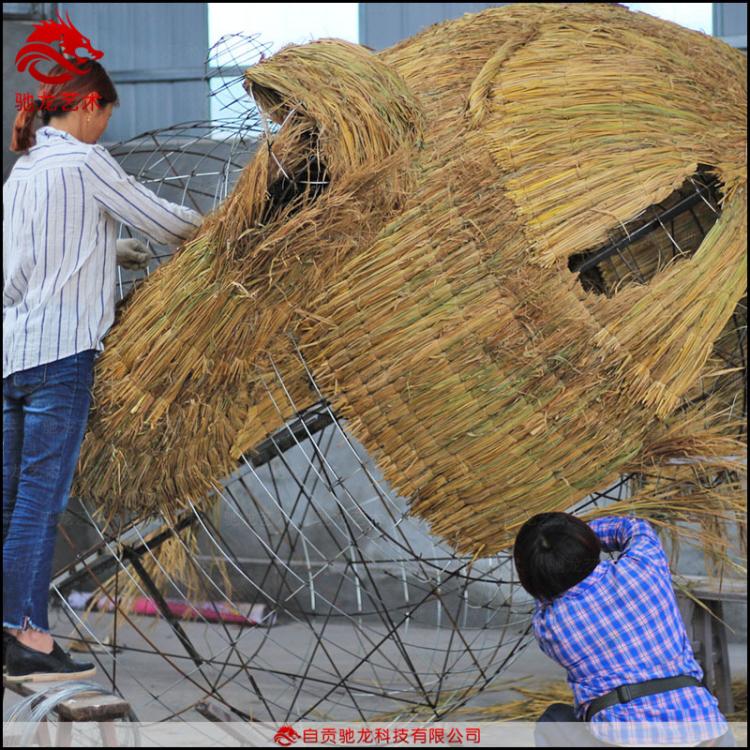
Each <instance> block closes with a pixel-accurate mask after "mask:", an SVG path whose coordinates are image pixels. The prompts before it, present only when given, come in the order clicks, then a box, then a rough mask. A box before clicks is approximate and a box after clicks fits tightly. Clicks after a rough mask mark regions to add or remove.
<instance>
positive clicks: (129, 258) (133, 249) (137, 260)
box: [117, 238, 153, 271]
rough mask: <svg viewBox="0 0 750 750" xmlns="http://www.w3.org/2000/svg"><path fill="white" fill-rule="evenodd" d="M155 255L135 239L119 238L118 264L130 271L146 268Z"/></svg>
mask: <svg viewBox="0 0 750 750" xmlns="http://www.w3.org/2000/svg"><path fill="white" fill-rule="evenodd" d="M152 257H153V256H152V255H151V253H150V252H149V250H148V248H147V247H146V246H145V245H144V244H143V243H142V242H141V241H140V240H135V239H132V238H131V239H127V240H117V265H118V266H122V267H123V268H127V269H128V270H129V271H137V270H139V269H142V268H146V266H147V265H148V264H149V261H150V260H151V258H152Z"/></svg>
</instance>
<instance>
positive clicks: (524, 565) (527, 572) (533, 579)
mask: <svg viewBox="0 0 750 750" xmlns="http://www.w3.org/2000/svg"><path fill="white" fill-rule="evenodd" d="M601 549H602V547H601V543H600V541H599V537H597V535H596V534H595V533H594V532H593V530H592V529H591V527H590V526H589V525H588V524H587V523H586V522H585V521H582V520H581V519H580V518H576V517H575V516H573V515H571V514H570V513H539V514H537V515H535V516H533V517H532V518H530V519H529V520H528V521H526V523H525V524H524V525H523V526H522V527H521V530H520V531H519V532H518V534H517V536H516V541H515V543H514V545H513V560H514V561H515V564H516V570H517V571H518V578H519V580H520V582H521V586H523V588H524V589H525V590H526V591H528V593H529V594H531V595H532V596H533V597H534V598H536V599H553V598H554V597H556V596H559V595H560V594H562V593H563V592H565V591H567V590H568V589H569V588H571V587H572V586H575V585H576V584H577V583H579V582H580V581H582V580H583V579H584V578H586V577H587V576H589V575H590V574H591V573H592V572H593V570H594V568H596V566H597V565H598V564H599V556H600V554H601Z"/></svg>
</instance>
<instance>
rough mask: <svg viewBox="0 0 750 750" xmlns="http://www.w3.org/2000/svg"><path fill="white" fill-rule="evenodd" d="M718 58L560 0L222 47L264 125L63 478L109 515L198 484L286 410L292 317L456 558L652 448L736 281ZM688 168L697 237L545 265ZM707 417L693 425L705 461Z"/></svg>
mask: <svg viewBox="0 0 750 750" xmlns="http://www.w3.org/2000/svg"><path fill="white" fill-rule="evenodd" d="M698 60H699V61H700V65H697V64H696V61H698ZM745 81H746V62H745V57H744V56H743V55H742V54H741V53H740V52H738V51H736V50H733V49H731V48H730V47H728V46H727V45H725V44H723V43H721V42H719V41H718V40H715V39H712V38H709V37H706V36H703V35H701V34H698V33H696V32H692V31H688V30H685V29H683V28H680V27H678V26H676V25H674V24H670V23H667V22H664V21H660V20H657V19H655V18H651V17H649V16H645V15H642V14H634V13H631V12H630V11H628V10H626V9H625V8H622V7H619V6H616V5H611V4H587V3H583V4H576V5H558V4H551V5H538V4H532V5H520V4H514V5H511V6H508V7H503V8H497V9H490V10H487V11H485V12H483V13H480V14H476V15H472V16H465V17H464V18H462V19H460V20H458V21H453V22H448V23H445V24H440V25H437V26H434V27H431V28H429V29H427V30H426V31H424V32H423V33H421V34H420V35H418V36H416V37H414V38H412V39H409V40H406V41H404V42H402V43H400V44H399V45H397V46H395V47H393V48H391V49H389V50H385V51H384V52H382V53H379V54H377V55H376V54H373V53H371V52H368V51H367V50H365V49H363V48H362V47H359V46H357V45H352V44H348V43H345V42H341V41H337V40H321V41H318V42H313V43H311V44H308V45H304V46H292V47H288V48H285V49H284V50H282V51H281V52H279V53H278V54H276V55H274V56H273V57H271V58H269V59H268V60H265V61H263V62H261V63H260V64H258V65H257V66H255V67H253V68H251V69H249V70H248V71H247V73H246V88H247V90H248V91H249V92H250V93H252V94H253V95H254V96H255V97H256V99H257V101H258V103H259V104H260V106H261V107H262V108H264V109H265V110H266V112H267V113H268V115H269V116H270V117H271V118H272V119H274V120H275V121H276V122H277V123H279V124H280V125H281V128H280V130H279V132H278V134H276V135H274V136H272V137H271V140H270V141H269V142H263V143H261V144H260V147H259V148H258V150H257V154H256V157H255V158H254V159H253V161H252V162H251V163H250V164H249V165H248V167H247V168H246V170H245V172H244V173H243V175H242V177H241V179H240V181H239V183H238V185H237V187H236V189H235V191H234V193H233V195H232V196H230V198H229V199H228V200H227V201H226V202H225V203H224V204H223V205H222V206H221V207H220V208H219V209H218V210H217V211H216V212H215V213H214V214H213V215H212V216H210V217H208V218H207V220H206V221H205V223H204V225H203V227H202V228H201V230H200V231H199V233H198V235H197V236H196V237H195V238H194V239H192V240H191V241H189V242H188V243H186V244H185V246H184V247H183V248H181V250H180V252H179V253H178V254H177V256H176V257H175V258H174V259H173V260H172V261H171V262H170V263H169V264H167V265H166V266H165V267H163V268H162V269H160V270H159V272H158V273H156V274H154V275H153V276H152V277H151V278H150V279H149V281H148V282H147V283H145V284H143V285H142V286H141V287H140V288H139V289H138V290H137V291H136V293H135V294H134V295H133V296H132V299H130V300H129V302H128V304H127V305H126V307H125V309H124V310H123V311H122V318H123V319H125V320H127V325H124V326H122V327H118V326H116V327H115V328H114V329H113V330H112V332H111V334H110V335H109V337H108V339H107V349H106V351H105V353H104V355H103V356H102V358H101V360H100V362H99V364H98V367H97V373H96V386H95V402H96V403H95V410H94V413H93V415H92V419H91V423H90V430H89V433H88V435H87V437H86V440H85V442H84V448H83V451H82V457H81V463H80V471H79V474H78V477H77V481H76V486H75V488H74V491H75V492H76V493H77V494H79V495H81V496H83V497H85V498H89V499H91V500H94V501H96V502H97V503H98V504H99V507H100V510H101V514H102V516H106V517H107V519H111V518H113V517H114V516H115V514H118V513H121V512H123V511H130V512H134V513H136V514H148V513H151V512H154V511H156V510H162V511H166V512H171V511H172V510H174V509H176V508H179V507H180V506H181V505H182V504H184V503H185V501H186V500H188V499H190V500H192V501H194V502H198V501H200V500H201V499H202V498H203V497H204V495H205V493H206V492H207V491H208V490H209V489H210V488H211V486H212V484H213V483H218V482H219V481H220V480H221V479H222V478H223V477H224V476H226V475H228V474H229V473H230V472H231V471H232V470H233V469H234V467H235V462H236V459H237V458H238V457H239V455H241V453H242V452H244V451H247V450H249V449H251V448H253V447H254V446H255V445H257V444H258V443H259V442H261V441H262V440H263V439H264V438H265V437H266V436H267V435H268V434H269V433H270V432H273V431H274V430H276V429H278V428H279V427H280V426H281V425H282V424H283V422H284V420H285V419H286V418H289V417H291V416H293V409H292V407H291V406H290V404H289V401H290V397H291V399H292V400H293V401H294V403H295V405H296V406H297V407H298V408H301V407H304V406H307V405H310V404H311V403H313V402H314V401H315V400H317V396H316V395H315V394H314V393H313V392H312V391H311V389H310V388H309V385H308V382H307V379H306V376H305V372H304V368H303V367H302V365H301V363H300V361H299V359H298V357H297V356H296V355H295V353H294V349H293V346H292V345H291V343H290V340H289V336H288V335H289V334H293V336H294V337H295V339H296V340H297V341H298V342H299V346H300V349H301V351H302V352H303V353H304V355H305V359H306V360H307V362H308V364H309V366H310V368H311V372H312V373H313V375H314V377H315V379H316V381H317V382H318V383H319V384H320V386H321V388H322V390H323V393H324V395H325V396H326V397H327V398H328V399H329V400H330V401H331V403H332V404H333V406H334V409H335V410H336V412H337V414H338V415H339V416H341V417H344V418H346V419H347V420H348V427H349V429H350V430H351V431H352V433H353V434H354V435H355V436H356V437H357V438H358V439H359V440H361V442H362V443H363V444H364V445H365V447H366V448H367V449H368V451H369V452H370V453H371V455H373V456H374V457H375V458H376V460H377V461H378V464H379V466H380V468H381V469H382V470H383V472H384V475H385V477H386V478H387V479H388V480H389V482H390V483H391V484H392V486H393V487H394V488H395V490H396V491H398V492H399V493H400V494H402V495H403V496H406V497H408V498H409V499H410V503H411V509H412V511H413V512H414V513H416V514H418V515H420V516H422V517H423V518H425V519H427V520H428V521H429V522H430V523H431V526H432V529H433V531H434V532H435V533H437V534H439V535H441V536H443V537H444V538H445V539H447V540H448V541H449V542H450V543H452V544H453V545H454V546H455V547H456V549H457V550H458V551H460V552H467V553H473V552H476V551H477V550H480V549H481V550H483V552H484V553H491V552H493V551H496V550H498V549H500V548H502V547H503V546H506V545H507V544H508V543H509V542H510V541H511V540H512V538H513V535H514V533H515V532H516V531H517V529H518V527H519V525H520V524H521V523H522V522H523V521H524V520H525V519H526V518H528V516H529V515H531V514H533V513H535V512H539V511H543V510H563V509H566V508H567V507H569V506H570V505H571V504H572V503H573V502H575V501H576V500H578V499H579V498H581V497H582V496H584V495H586V494H587V493H588V492H590V491H594V490H597V489H602V488H603V487H606V486H607V483H608V482H611V481H612V480H613V479H615V478H616V477H617V476H618V474H619V473H620V472H622V471H624V470H626V469H628V470H633V469H635V470H638V468H639V467H645V466H646V464H647V465H648V468H649V470H651V469H652V468H653V466H654V461H657V462H662V463H663V462H664V461H666V460H668V459H669V458H670V457H671V455H672V454H671V453H670V450H671V449H670V446H671V445H672V444H673V443H674V432H670V425H671V424H673V423H672V422H670V420H673V419H678V421H679V420H683V421H685V420H687V421H688V422H689V421H690V419H692V418H693V417H691V415H690V414H689V413H688V414H687V416H685V414H683V412H681V411H680V407H681V405H682V404H683V403H684V398H685V396H686V394H687V393H689V392H690V389H691V388H694V387H695V385H696V383H697V382H698V380H699V379H700V377H701V374H702V373H704V374H705V370H704V368H705V367H706V365H707V362H709V361H710V358H711V356H712V351H713V347H714V344H715V342H717V340H718V339H720V336H721V333H722V331H723V330H724V329H725V327H726V326H727V325H728V323H729V321H730V318H731V316H732V313H733V312H734V311H735V309H736V307H737V305H738V303H739V301H740V300H741V298H742V297H743V296H744V295H745V289H746V242H747V240H746V214H747V207H746V156H745V130H746V124H745V116H746V82H745ZM699 167H700V168H701V169H704V170H705V169H708V171H710V172H711V173H712V174H715V175H716V177H717V179H718V180H719V182H720V184H721V191H722V194H723V205H722V212H721V215H720V217H719V218H718V220H717V221H716V222H715V223H714V224H713V226H712V227H711V228H710V230H708V232H707V234H706V236H705V238H704V239H703V241H702V243H701V244H700V247H699V248H698V249H697V251H696V252H695V253H694V254H693V255H691V256H690V257H682V258H678V259H676V260H674V261H672V262H670V263H669V264H661V265H660V263H659V261H658V260H657V261H654V262H652V263H651V272H650V273H651V274H652V277H651V278H650V280H649V281H648V283H646V284H632V283H631V284H622V285H621V288H619V289H617V290H616V292H615V293H614V294H611V295H609V296H606V295H597V294H594V293H592V292H587V291H586V290H584V288H583V286H582V285H581V283H580V280H579V278H578V276H577V275H576V274H574V273H572V272H571V271H570V270H569V269H568V259H569V258H570V257H571V256H573V255H576V254H580V253H584V252H587V251H591V250H594V249H596V248H597V247H599V246H601V245H602V244H604V243H606V242H607V240H608V238H610V237H611V236H612V234H613V233H614V232H615V231H617V230H618V229H619V228H620V227H621V226H622V225H624V224H627V223H628V222H632V221H633V220H634V219H635V218H636V217H638V216H640V215H642V214H643V212H644V211H645V210H646V209H647V208H648V207H649V206H652V205H653V204H655V203H660V202H663V201H665V200H668V199H669V196H670V194H671V193H672V192H673V191H674V190H676V189H677V188H678V187H679V186H680V185H682V184H683V183H684V182H685V181H686V180H687V179H688V178H690V177H691V176H692V175H694V174H695V173H696V172H697V171H698V169H699ZM295 175H296V176H297V177H298V178H299V180H300V185H301V186H302V187H301V188H300V190H299V192H298V193H297V194H295V196H294V197H293V198H292V199H291V200H288V201H278V200H277V199H276V198H275V197H274V196H277V195H278V188H279V186H280V185H283V184H284V178H285V177H288V178H292V177H294V176H295ZM315 175H317V176H318V177H320V175H325V181H327V182H328V183H329V184H328V185H327V186H326V187H325V189H323V190H321V189H320V188H319V187H315V186H314V185H312V184H311V183H315V182H319V181H321V180H315V179H309V178H310V177H311V176H313V177H314V176H315ZM639 252H641V253H642V254H643V255H644V257H650V256H649V252H650V253H652V254H653V253H654V250H653V249H652V250H649V249H648V247H646V246H645V245H644V247H643V248H641V249H640V250H639ZM656 253H657V254H658V248H657V250H656ZM272 363H273V365H272ZM274 365H275V367H276V368H278V369H279V371H280V372H281V374H282V375H283V380H284V385H285V386H286V389H287V391H288V395H287V394H284V393H283V389H281V388H280V386H279V383H278V382H277V380H276V378H275V374H274V369H273V366H274ZM732 387H736V386H732ZM279 407H281V408H279ZM716 408H718V407H716ZM285 409H286V411H285ZM712 429H713V428H712ZM717 429H718V428H717ZM718 434H719V433H718V432H717V431H716V430H714V431H711V432H710V435H703V438H702V442H701V443H700V445H701V446H702V448H704V449H707V450H708V449H711V448H712V446H713V449H715V450H716V451H720V452H719V453H714V454H713V455H714V456H721V455H722V453H721V451H725V450H726V449H727V446H726V445H725V444H724V443H721V444H719V443H716V442H713V443H712V442H711V441H712V440H713V439H714V437H715V436H716V435H718ZM660 441H661V442H660ZM670 441H671V442H670ZM696 445H698V442H696V441H694V443H693V446H696ZM733 448H735V449H736V448H737V445H736V444H735V445H733ZM739 448H740V449H741V450H744V445H740V446H739ZM655 457H656V458H655ZM717 460H718V459H717ZM734 468H736V467H734ZM701 497H703V496H701ZM733 498H734V499H733V500H732V501H731V502H730V505H731V507H733V508H737V507H739V506H738V505H737V503H738V500H737V498H736V496H733ZM678 505H679V507H680V508H686V509H690V508H691V507H692V509H693V510H694V511H695V512H696V513H700V512H703V511H705V512H715V510H716V509H715V508H700V507H697V506H695V505H694V504H693V505H692V506H691V503H690V499H689V498H688V499H687V500H685V499H684V498H683V501H682V503H681V504H678ZM676 507H677V506H674V508H676ZM674 508H673V509H674ZM675 512H677V511H676V510H675Z"/></svg>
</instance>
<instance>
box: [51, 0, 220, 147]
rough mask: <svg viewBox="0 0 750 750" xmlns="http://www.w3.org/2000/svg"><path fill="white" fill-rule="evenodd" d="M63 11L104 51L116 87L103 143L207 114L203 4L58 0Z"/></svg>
mask: <svg viewBox="0 0 750 750" xmlns="http://www.w3.org/2000/svg"><path fill="white" fill-rule="evenodd" d="M58 6H59V8H60V15H61V16H62V17H63V18H64V17H65V12H66V11H67V12H68V13H69V14H70V19H71V21H72V22H73V24H74V25H75V26H76V27H77V28H78V29H80V30H81V32H82V33H85V34H86V35H87V36H88V37H89V38H90V39H91V41H92V43H93V44H94V45H95V46H96V47H98V48H99V49H100V50H101V51H102V52H104V57H103V58H102V59H101V61H100V62H101V63H102V65H103V66H104V67H105V69H106V70H107V72H108V73H109V75H110V77H111V78H112V80H113V81H114V83H115V86H116V87H117V93H118V95H119V97H120V106H119V107H118V108H116V109H115V111H114V114H113V115H112V119H111V120H110V124H109V127H108V128H107V132H106V133H105V134H104V138H103V139H102V141H101V142H102V143H103V144H105V145H106V144H107V143H113V142H117V141H121V140H125V139H127V138H131V137H133V136H134V135H136V134H138V133H142V132H144V131H147V130H153V129H155V128H161V127H166V126H168V125H173V124H175V123H180V122H186V121H189V120H201V119H207V118H208V83H207V82H206V81H205V80H204V75H205V70H204V62H205V59H206V55H207V53H208V5H207V4H206V3H105V4H100V3H59V4H58Z"/></svg>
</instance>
